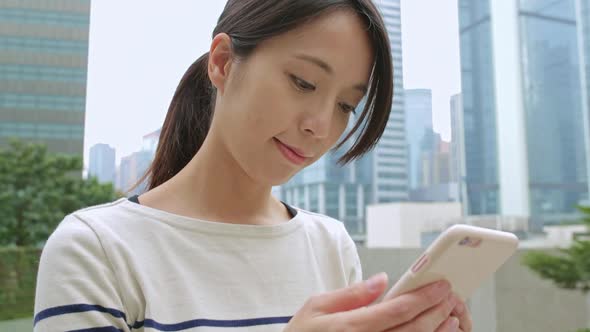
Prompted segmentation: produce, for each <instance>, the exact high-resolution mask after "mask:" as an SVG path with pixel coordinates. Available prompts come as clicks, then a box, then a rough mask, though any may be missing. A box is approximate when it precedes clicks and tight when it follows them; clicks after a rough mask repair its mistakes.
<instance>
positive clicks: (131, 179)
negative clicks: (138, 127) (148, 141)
mask: <svg viewBox="0 0 590 332" xmlns="http://www.w3.org/2000/svg"><path fill="white" fill-rule="evenodd" d="M152 159H153V155H152V154H151V152H150V151H145V150H142V151H138V152H134V153H132V154H131V155H129V156H126V157H123V158H121V165H119V173H118V178H117V184H118V186H117V188H118V189H119V190H121V191H122V192H123V193H125V194H127V195H136V194H141V193H143V192H145V190H146V188H147V186H146V182H142V183H141V184H140V185H139V186H137V187H136V188H133V187H134V186H135V184H136V183H137V181H139V179H140V178H141V177H142V176H143V175H144V174H145V171H146V170H147V169H148V167H149V166H150V164H151V162H152Z"/></svg>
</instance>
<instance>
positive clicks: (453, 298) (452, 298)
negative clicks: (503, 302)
mask: <svg viewBox="0 0 590 332" xmlns="http://www.w3.org/2000/svg"><path fill="white" fill-rule="evenodd" d="M447 301H449V304H450V305H451V307H453V308H454V307H455V306H456V305H457V303H458V299H457V297H456V296H455V295H453V294H450V295H449V297H448V298H447Z"/></svg>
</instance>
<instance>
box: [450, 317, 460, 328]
mask: <svg viewBox="0 0 590 332" xmlns="http://www.w3.org/2000/svg"><path fill="white" fill-rule="evenodd" d="M451 329H452V330H453V331H457V330H458V329H459V319H458V318H457V317H452V318H451Z"/></svg>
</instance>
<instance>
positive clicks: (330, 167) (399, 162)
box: [275, 0, 408, 240]
mask: <svg viewBox="0 0 590 332" xmlns="http://www.w3.org/2000/svg"><path fill="white" fill-rule="evenodd" d="M375 2H376V4H377V5H378V7H379V9H380V10H381V12H382V14H383V17H384V19H385V23H386V25H387V31H388V33H389V37H390V39H391V50H392V55H393V65H394V85H395V91H394V97H393V107H392V110H391V116H390V118H389V122H388V124H387V128H386V129H385V132H384V135H383V138H382V139H381V141H380V143H379V144H378V145H377V147H376V148H375V149H374V150H373V151H372V152H370V153H368V154H367V155H366V156H365V157H363V158H361V159H359V160H356V161H353V162H352V163H350V164H349V165H348V166H346V167H340V166H338V165H337V159H338V157H339V156H340V155H342V153H343V152H344V151H345V150H346V149H348V148H349V147H350V145H344V146H343V147H342V149H341V150H340V151H337V152H336V153H329V154H327V155H325V156H324V157H322V158H321V159H320V160H318V161H317V162H316V163H315V164H313V165H311V166H309V167H307V168H306V169H304V170H303V171H301V172H300V173H299V174H297V175H296V176H294V177H293V178H292V179H291V180H290V181H289V182H288V183H286V184H284V185H283V186H281V189H280V194H277V196H280V197H281V198H282V199H283V200H284V201H285V202H287V203H289V204H293V205H295V206H299V207H301V208H303V209H307V210H311V211H314V212H319V213H322V214H326V215H328V216H331V217H333V218H336V219H338V220H341V221H343V222H344V224H345V226H346V228H347V229H348V231H349V232H350V233H351V235H352V236H353V237H354V238H355V239H357V240H362V238H363V236H364V233H365V206H366V205H367V204H370V203H377V202H393V201H403V200H407V198H408V185H407V162H406V158H407V154H406V138H405V118H404V93H403V91H404V90H403V82H402V81H403V77H402V51H401V47H402V44H401V20H400V0H379V1H375ZM362 107H364V105H362V104H361V105H359V106H358V108H359V109H361V108H362ZM350 124H351V125H352V124H354V119H353V118H352V117H351V119H350ZM349 143H350V142H349ZM276 190H277V189H275V192H276Z"/></svg>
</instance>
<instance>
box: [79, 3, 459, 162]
mask: <svg viewBox="0 0 590 332" xmlns="http://www.w3.org/2000/svg"><path fill="white" fill-rule="evenodd" d="M401 3H402V49H403V53H402V56H403V60H404V61H403V66H404V70H403V71H404V88H406V89H414V88H426V89H432V95H433V124H434V129H435V131H437V132H439V133H441V135H442V137H443V139H446V140H449V139H450V137H451V130H450V115H449V107H450V106H449V102H450V101H449V100H450V97H451V96H452V95H453V94H456V93H458V92H460V90H461V83H460V69H459V68H460V67H459V39H458V38H459V36H458V23H457V0H402V1H401ZM224 4H225V1H223V0H208V1H194V0H175V1H166V2H162V1H145V0H144V1H139V0H132V1H92V8H91V17H90V45H89V57H88V87H87V96H86V128H85V137H84V156H85V165H88V156H89V149H90V147H92V146H93V145H94V144H97V143H106V144H109V145H110V146H112V147H114V148H115V149H116V159H117V164H119V162H120V159H121V157H124V156H127V155H129V154H131V153H133V152H135V151H138V150H140V149H141V139H142V137H143V136H144V135H146V134H148V133H150V132H152V131H154V130H156V129H158V128H159V127H161V125H162V123H163V121H164V117H165V115H166V111H167V110H168V105H169V103H170V100H171V98H172V96H173V94H174V90H175V89H176V86H177V85H178V82H179V81H180V78H181V77H182V75H183V74H184V72H185V71H186V69H187V68H188V67H189V66H190V65H191V63H192V62H193V61H194V60H195V59H197V58H198V57H200V56H201V55H202V54H204V53H205V52H207V51H208V50H209V46H210V43H211V39H212V36H211V33H212V31H213V28H214V27H215V23H216V21H217V18H218V17H219V15H220V14H221V11H222V10H223V6H224ZM425 8H427V10H424V9H425ZM435 55H436V56H435Z"/></svg>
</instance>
